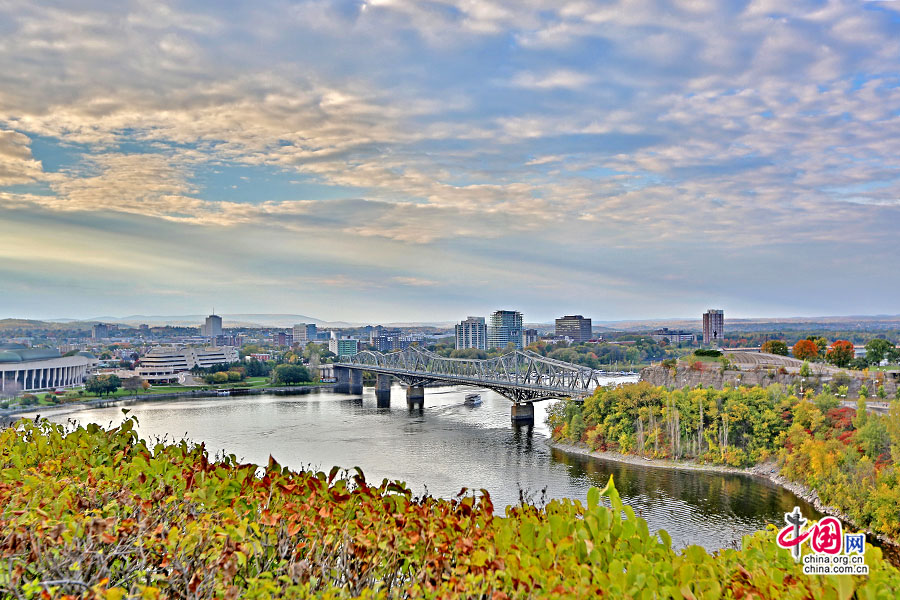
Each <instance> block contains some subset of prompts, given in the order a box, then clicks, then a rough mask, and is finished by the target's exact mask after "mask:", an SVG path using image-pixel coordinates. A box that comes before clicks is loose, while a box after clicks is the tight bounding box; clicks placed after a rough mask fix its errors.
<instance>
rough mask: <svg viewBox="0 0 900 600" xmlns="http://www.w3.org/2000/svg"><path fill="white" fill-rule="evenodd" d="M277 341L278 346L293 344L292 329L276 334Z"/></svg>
mask: <svg viewBox="0 0 900 600" xmlns="http://www.w3.org/2000/svg"><path fill="white" fill-rule="evenodd" d="M275 343H276V344H277V345H278V346H293V345H294V334H293V332H291V331H279V332H278V333H277V334H275Z"/></svg>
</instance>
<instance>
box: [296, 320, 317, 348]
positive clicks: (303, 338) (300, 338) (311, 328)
mask: <svg viewBox="0 0 900 600" xmlns="http://www.w3.org/2000/svg"><path fill="white" fill-rule="evenodd" d="M315 340H316V324H315V323H297V324H296V325H294V343H295V344H300V345H301V346H306V344H307V343H309V342H313V341H315Z"/></svg>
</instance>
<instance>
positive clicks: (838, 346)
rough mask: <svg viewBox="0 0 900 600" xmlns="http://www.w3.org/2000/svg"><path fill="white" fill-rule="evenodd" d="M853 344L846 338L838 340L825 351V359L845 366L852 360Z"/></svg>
mask: <svg viewBox="0 0 900 600" xmlns="http://www.w3.org/2000/svg"><path fill="white" fill-rule="evenodd" d="M853 350H854V349H853V344H852V343H850V342H848V341H847V340H838V341H836V342H835V343H833V344H832V345H831V348H829V349H828V352H826V353H825V360H827V361H828V362H830V363H831V364H833V365H835V366H837V367H846V366H847V365H849V364H850V361H851V360H853V354H854V352H853Z"/></svg>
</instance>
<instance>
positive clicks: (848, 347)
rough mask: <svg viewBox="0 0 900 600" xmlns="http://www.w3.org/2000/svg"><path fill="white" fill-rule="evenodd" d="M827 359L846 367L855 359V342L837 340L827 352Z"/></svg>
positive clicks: (837, 365)
mask: <svg viewBox="0 0 900 600" xmlns="http://www.w3.org/2000/svg"><path fill="white" fill-rule="evenodd" d="M798 343H799V342H798ZM795 348H796V346H795ZM825 359H826V360H827V361H828V362H830V363H831V364H833V365H835V366H836V367H846V366H847V365H849V364H850V361H851V360H853V344H852V343H850V342H848V341H847V340H837V341H836V342H835V343H833V344H832V345H831V347H830V348H829V349H828V352H826V353H825Z"/></svg>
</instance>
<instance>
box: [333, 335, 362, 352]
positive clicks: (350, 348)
mask: <svg viewBox="0 0 900 600" xmlns="http://www.w3.org/2000/svg"><path fill="white" fill-rule="evenodd" d="M328 349H329V350H331V351H332V352H333V353H334V354H336V355H337V356H355V355H356V354H358V353H359V340H350V339H338V338H336V337H333V338H331V339H330V340H328Z"/></svg>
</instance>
